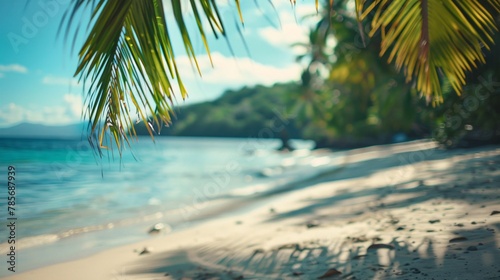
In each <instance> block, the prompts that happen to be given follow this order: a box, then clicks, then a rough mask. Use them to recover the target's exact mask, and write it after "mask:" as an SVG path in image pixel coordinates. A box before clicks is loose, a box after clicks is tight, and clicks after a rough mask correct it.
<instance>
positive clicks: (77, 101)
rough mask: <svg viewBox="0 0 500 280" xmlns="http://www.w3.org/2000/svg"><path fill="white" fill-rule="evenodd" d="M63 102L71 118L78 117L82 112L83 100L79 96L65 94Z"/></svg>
mask: <svg viewBox="0 0 500 280" xmlns="http://www.w3.org/2000/svg"><path fill="white" fill-rule="evenodd" d="M64 101H65V102H66V103H67V104H68V106H69V108H70V109H71V112H72V113H73V116H78V117H79V116H80V115H81V114H82V111H83V100H82V97H81V95H75V94H65V95H64Z"/></svg>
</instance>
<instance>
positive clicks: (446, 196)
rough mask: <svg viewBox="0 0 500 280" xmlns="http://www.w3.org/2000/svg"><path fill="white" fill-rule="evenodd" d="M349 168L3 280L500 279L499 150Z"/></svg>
mask: <svg viewBox="0 0 500 280" xmlns="http://www.w3.org/2000/svg"><path fill="white" fill-rule="evenodd" d="M344 163H345V165H344V166H343V167H341V168H339V169H338V170H337V171H336V172H333V173H332V172H326V173H325V174H323V175H322V176H317V177H316V178H312V179H310V180H308V181H305V182H299V183H297V184H296V185H295V186H291V187H289V188H288V190H283V191H282V192H280V191H277V192H275V193H274V194H267V195H262V196H261V197H254V198H250V199H248V200H249V202H248V203H245V204H244V205H242V204H243V203H241V201H240V202H238V201H233V202H234V204H236V206H239V207H236V206H235V207H233V208H231V207H228V206H227V205H226V206H225V207H224V206H222V207H221V209H220V210H219V211H218V212H219V214H222V215H218V216H216V217H215V218H214V217H213V216H212V217H211V218H209V219H206V217H205V219H203V218H200V219H201V220H202V221H201V222H199V223H196V224H195V225H192V226H190V227H188V228H185V229H182V230H179V231H173V232H172V233H170V234H167V235H162V236H158V237H154V238H150V239H147V240H143V241H139V242H136V243H133V244H127V245H123V246H119V247H116V248H112V249H108V250H105V251H102V252H99V253H96V254H94V255H92V256H88V257H85V258H81V259H77V260H74V261H69V262H66V263H59V264H56V265H52V266H47V267H42V268H40V269H35V270H31V271H28V272H25V273H20V274H18V273H16V275H14V276H10V277H6V278H2V279H12V280H17V279H42V280H43V279H181V278H182V277H186V279H191V278H194V279H197V277H201V279H210V277H213V278H214V279H238V278H237V277H240V276H243V277H244V278H245V279H288V278H290V279H311V278H318V277H320V276H322V275H323V274H325V273H327V272H328V271H330V272H329V273H330V274H332V275H334V274H336V273H337V272H340V273H341V274H339V275H341V276H342V277H343V278H346V279H352V277H356V278H357V279H386V278H397V277H398V276H399V275H404V276H402V277H405V278H409V279H416V277H424V278H426V277H430V278H432V277H435V278H438V279H443V278H449V279H454V278H453V277H459V278H461V279H477V278H468V277H473V276H474V275H476V276H477V273H481V275H484V276H485V278H484V279H489V278H486V277H491V279H493V277H495V276H498V275H500V234H499V232H500V214H498V215H497V214H493V213H495V211H500V209H499V208H500V206H499V205H500V189H499V188H498V185H499V184H500V147H498V146H489V147H481V148H474V149H468V150H452V151H443V150H439V149H436V148H435V145H434V144H433V143H432V142H429V141H415V142H408V143H402V144H393V145H385V146H374V147H368V148H361V149H356V150H351V151H347V152H346V153H345V162H344ZM234 209H238V210H236V211H235V210H234ZM235 212H236V213H235ZM224 213H225V214H224ZM491 214H493V215H491ZM146 247H149V248H150V251H151V252H150V253H149V254H145V255H139V253H138V252H140V251H141V250H143V248H146ZM478 254H480V256H481V257H475V256H478ZM464 267H465V268H464ZM90 268H91V269H90ZM335 271H337V272H335ZM78 277H83V278H78ZM217 277H218V278H217ZM350 277H351V278H350ZM399 277H401V276H399ZM430 278H429V279H430ZM239 279H241V278H239Z"/></svg>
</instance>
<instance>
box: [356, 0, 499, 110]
mask: <svg viewBox="0 0 500 280" xmlns="http://www.w3.org/2000/svg"><path fill="white" fill-rule="evenodd" d="M365 2H367V1H366V0H356V9H357V14H359V15H360V19H361V20H362V19H364V18H366V17H367V16H368V15H369V14H370V13H372V12H374V18H373V20H372V22H371V24H372V31H371V33H370V36H373V35H374V34H375V33H376V32H379V31H380V32H381V34H382V45H381V53H380V56H383V55H385V54H388V61H389V62H393V61H394V62H395V65H396V67H397V68H398V69H403V70H404V73H405V75H406V78H407V81H411V80H413V79H415V80H416V86H417V90H418V91H419V92H421V93H422V95H425V96H426V97H427V98H428V100H430V99H432V101H433V103H438V102H442V89H441V85H440V84H441V82H440V73H441V72H442V74H443V75H444V76H445V77H446V78H447V79H448V80H449V82H450V84H451V85H452V87H453V89H454V90H455V91H456V92H457V93H458V94H460V93H461V91H462V87H463V86H464V85H465V75H466V72H467V71H470V70H471V69H472V68H473V67H476V66H477V64H478V63H484V62H485V61H484V55H483V51H482V48H483V47H485V48H488V49H489V45H490V44H492V43H493V39H492V37H491V34H492V32H494V31H496V30H497V27H496V26H495V21H494V18H493V16H492V14H491V12H490V11H489V10H491V9H492V8H494V9H495V10H496V11H499V10H500V0H484V1H480V0H467V1H461V0H456V1H455V0H442V1H434V0H405V1H402V0H401V1H400V0H395V1H391V0H374V1H369V2H370V3H369V4H368V5H366V3H365ZM488 6H489V7H490V9H487V7H488Z"/></svg>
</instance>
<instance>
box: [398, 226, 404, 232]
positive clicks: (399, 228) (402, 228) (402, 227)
mask: <svg viewBox="0 0 500 280" xmlns="http://www.w3.org/2000/svg"><path fill="white" fill-rule="evenodd" d="M405 228H406V226H400V227H398V228H397V229H396V231H400V230H404V229H405Z"/></svg>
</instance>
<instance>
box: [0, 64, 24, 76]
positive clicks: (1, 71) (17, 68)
mask: <svg viewBox="0 0 500 280" xmlns="http://www.w3.org/2000/svg"><path fill="white" fill-rule="evenodd" d="M5 72H15V73H22V74H24V73H28V69H27V68H26V67H24V66H22V65H20V64H10V65H0V78H3V77H4V76H5Z"/></svg>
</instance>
